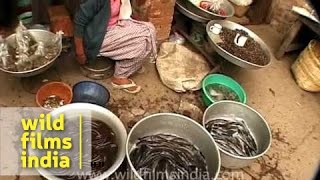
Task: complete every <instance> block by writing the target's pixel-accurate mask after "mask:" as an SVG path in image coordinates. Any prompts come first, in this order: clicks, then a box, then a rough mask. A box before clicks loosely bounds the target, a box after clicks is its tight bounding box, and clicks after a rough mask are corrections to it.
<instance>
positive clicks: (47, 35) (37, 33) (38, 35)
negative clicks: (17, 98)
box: [0, 29, 62, 77]
mask: <svg viewBox="0 0 320 180" xmlns="http://www.w3.org/2000/svg"><path fill="white" fill-rule="evenodd" d="M28 31H29V32H30V33H31V35H32V36H33V37H34V39H35V40H36V41H41V42H43V43H44V44H46V43H48V42H50V41H52V39H53V38H54V37H55V36H56V34H54V33H52V32H50V31H46V30H41V29H31V30H28ZM15 36H16V34H12V35H10V36H9V37H7V38H6V41H7V42H8V44H9V45H10V46H12V47H16V38H15ZM61 50H62V44H61V45H60V47H59V52H58V54H57V55H56V57H54V58H53V59H52V60H51V61H49V62H48V63H47V64H45V65H43V66H41V67H38V68H35V69H32V70H28V71H22V72H13V71H8V70H5V69H2V68H0V70H1V71H3V72H5V73H8V74H10V75H12V76H15V77H30V76H35V75H38V74H40V73H42V72H44V71H46V70H47V69H49V68H50V67H51V66H52V65H53V64H54V62H55V60H56V59H57V58H58V57H59V55H60V53H61Z"/></svg>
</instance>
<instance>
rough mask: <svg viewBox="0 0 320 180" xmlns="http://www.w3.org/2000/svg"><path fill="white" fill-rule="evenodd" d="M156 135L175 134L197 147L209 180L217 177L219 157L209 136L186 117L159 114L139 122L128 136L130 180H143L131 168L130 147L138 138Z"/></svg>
mask: <svg viewBox="0 0 320 180" xmlns="http://www.w3.org/2000/svg"><path fill="white" fill-rule="evenodd" d="M158 133H165V134H175V135H177V136H180V137H182V138H185V139H186V140H189V141H190V142H191V143H192V144H194V145H195V146H197V147H198V148H199V149H200V151H201V152H202V154H203V155H204V157H205V159H206V162H207V165H208V170H209V174H210V179H212V180H215V179H216V178H217V177H218V175H219V171H220V155H219V151H218V147H217V145H216V143H215V142H214V140H213V138H212V137H211V136H210V134H209V133H208V132H207V131H206V130H205V129H204V128H203V127H202V126H201V125H199V124H198V123H197V122H196V121H194V120H192V119H190V118H188V117H185V116H182V115H179V114H173V113H160V114H154V115H151V116H148V117H145V118H144V119H142V120H141V121H139V122H138V123H137V124H136V125H135V126H134V127H133V128H132V129H131V132H130V133H129V135H128V139H127V144H126V156H127V159H128V162H129V165H130V167H131V170H132V171H133V174H134V177H132V178H131V179H139V180H143V179H142V178H141V176H139V174H138V172H137V170H136V169H135V168H134V167H133V164H132V162H131V159H130V151H131V149H132V146H133V145H134V143H135V142H137V140H138V139H139V138H141V137H144V136H148V135H153V134H158ZM131 174H132V173H131Z"/></svg>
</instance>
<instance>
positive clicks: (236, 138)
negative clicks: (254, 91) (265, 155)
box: [205, 116, 258, 157]
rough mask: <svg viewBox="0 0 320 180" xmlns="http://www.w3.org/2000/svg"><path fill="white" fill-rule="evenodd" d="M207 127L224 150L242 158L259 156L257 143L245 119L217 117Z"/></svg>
mask: <svg viewBox="0 0 320 180" xmlns="http://www.w3.org/2000/svg"><path fill="white" fill-rule="evenodd" d="M205 126H206V129H207V130H208V131H209V133H210V134H211V136H212V137H213V138H214V140H215V141H216V142H217V143H218V145H219V147H220V148H222V149H223V150H225V151H227V152H229V153H231V154H233V155H237V156H242V157H252V156H255V155H257V153H258V146H257V143H256V141H255V139H254V137H253V135H252V133H251V131H250V129H249V128H248V125H247V124H246V122H245V121H244V120H243V119H241V118H238V117H235V116H223V117H217V118H213V119H210V120H209V121H208V123H206V125H205Z"/></svg>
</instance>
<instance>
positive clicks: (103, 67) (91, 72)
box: [80, 57, 115, 80]
mask: <svg viewBox="0 0 320 180" xmlns="http://www.w3.org/2000/svg"><path fill="white" fill-rule="evenodd" d="M114 65H115V63H114V61H113V60H111V59H109V58H104V57H99V58H97V59H96V61H95V62H93V63H92V64H86V65H83V66H81V67H80V70H81V73H82V74H83V75H84V76H86V77H88V78H90V79H95V80H101V79H107V78H109V77H111V76H112V75H113V73H114Z"/></svg>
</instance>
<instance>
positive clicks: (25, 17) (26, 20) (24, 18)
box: [18, 11, 32, 25]
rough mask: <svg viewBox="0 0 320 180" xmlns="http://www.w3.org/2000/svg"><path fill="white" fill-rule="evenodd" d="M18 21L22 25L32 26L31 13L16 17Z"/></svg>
mask: <svg viewBox="0 0 320 180" xmlns="http://www.w3.org/2000/svg"><path fill="white" fill-rule="evenodd" d="M18 19H19V20H20V21H21V22H22V24H23V25H30V24H32V12H31V11H28V12H25V13H22V14H20V15H19V16H18Z"/></svg>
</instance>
